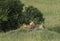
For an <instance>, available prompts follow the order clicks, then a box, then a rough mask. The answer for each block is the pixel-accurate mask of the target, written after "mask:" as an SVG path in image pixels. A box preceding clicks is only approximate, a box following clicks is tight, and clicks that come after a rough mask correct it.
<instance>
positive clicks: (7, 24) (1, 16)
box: [0, 0, 23, 31]
mask: <svg viewBox="0 0 60 41" xmlns="http://www.w3.org/2000/svg"><path fill="white" fill-rule="evenodd" d="M22 10H23V4H22V3H21V2H20V0H3V1H0V30H3V31H7V30H11V29H16V28H17V27H18V25H19V24H20V23H19V19H20V17H21V16H22Z"/></svg>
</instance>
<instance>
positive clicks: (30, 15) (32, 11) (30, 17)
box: [23, 6, 44, 24]
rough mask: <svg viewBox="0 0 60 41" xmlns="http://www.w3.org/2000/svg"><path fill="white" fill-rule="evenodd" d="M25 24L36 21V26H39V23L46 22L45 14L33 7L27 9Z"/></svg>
mask: <svg viewBox="0 0 60 41" xmlns="http://www.w3.org/2000/svg"><path fill="white" fill-rule="evenodd" d="M23 15H24V16H25V17H24V18H25V20H24V21H25V22H26V23H29V22H31V21H34V22H35V23H36V24H39V22H44V18H43V14H42V13H41V12H40V11H39V10H38V9H37V8H34V7H33V6H29V7H26V9H25V11H24V14H23Z"/></svg>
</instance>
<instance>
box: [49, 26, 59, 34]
mask: <svg viewBox="0 0 60 41" xmlns="http://www.w3.org/2000/svg"><path fill="white" fill-rule="evenodd" d="M48 30H50V31H55V32H58V33H60V26H57V27H52V28H48Z"/></svg>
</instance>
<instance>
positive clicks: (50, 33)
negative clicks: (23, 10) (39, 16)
mask: <svg viewBox="0 0 60 41" xmlns="http://www.w3.org/2000/svg"><path fill="white" fill-rule="evenodd" d="M21 1H22V3H24V4H25V6H30V5H32V6H34V7H36V8H38V9H39V10H40V11H41V12H42V13H43V15H44V18H45V23H44V25H45V27H46V29H45V30H44V31H42V32H39V31H34V30H33V31H31V32H25V31H24V32H22V31H21V32H20V30H19V29H17V30H14V31H10V32H7V33H0V41H60V0H21Z"/></svg>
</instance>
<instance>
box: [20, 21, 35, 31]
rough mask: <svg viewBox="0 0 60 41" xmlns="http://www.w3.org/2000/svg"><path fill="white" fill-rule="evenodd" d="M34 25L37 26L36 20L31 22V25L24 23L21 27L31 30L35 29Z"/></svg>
mask: <svg viewBox="0 0 60 41" xmlns="http://www.w3.org/2000/svg"><path fill="white" fill-rule="evenodd" d="M34 27H35V24H34V22H30V24H29V25H26V24H23V25H22V26H21V29H22V30H30V29H33V28H34Z"/></svg>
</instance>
